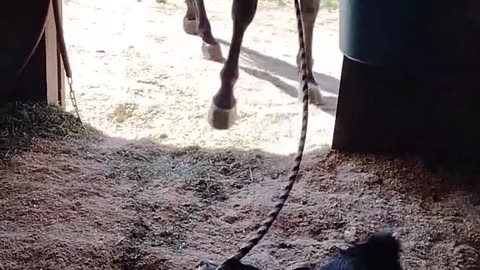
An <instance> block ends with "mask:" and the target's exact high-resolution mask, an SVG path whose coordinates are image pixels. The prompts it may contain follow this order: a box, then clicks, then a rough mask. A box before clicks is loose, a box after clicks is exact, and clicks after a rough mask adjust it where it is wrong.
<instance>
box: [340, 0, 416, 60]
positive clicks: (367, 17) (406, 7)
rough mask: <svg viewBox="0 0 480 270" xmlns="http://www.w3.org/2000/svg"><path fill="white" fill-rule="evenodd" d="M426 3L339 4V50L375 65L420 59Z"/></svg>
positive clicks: (369, 0) (370, 0) (363, 0)
mask: <svg viewBox="0 0 480 270" xmlns="http://www.w3.org/2000/svg"><path fill="white" fill-rule="evenodd" d="M424 6H425V1H421V0H397V1H388V0H340V11H339V12H340V33H339V35H340V50H341V51H342V53H343V54H344V55H345V56H347V57H348V58H350V59H352V60H355V61H359V62H362V63H367V64H373V65H395V66H398V65H412V64H414V63H415V62H418V61H419V60H420V59H421V56H422V55H421V47H422V44H423V41H422V29H424V28H423V23H422V22H424V21H425V18H424V14H425V13H424V8H425V7H424Z"/></svg>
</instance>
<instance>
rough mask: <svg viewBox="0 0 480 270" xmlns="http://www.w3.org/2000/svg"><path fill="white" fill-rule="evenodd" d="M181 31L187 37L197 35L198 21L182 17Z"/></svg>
mask: <svg viewBox="0 0 480 270" xmlns="http://www.w3.org/2000/svg"><path fill="white" fill-rule="evenodd" d="M183 31H185V33H187V34H189V35H194V36H196V35H197V34H198V21H197V20H189V19H188V18H187V17H183Z"/></svg>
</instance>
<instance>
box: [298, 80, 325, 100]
mask: <svg viewBox="0 0 480 270" xmlns="http://www.w3.org/2000/svg"><path fill="white" fill-rule="evenodd" d="M298 100H299V101H300V102H302V101H303V91H302V86H301V85H300V86H299V88H298ZM308 101H309V102H310V103H312V104H315V105H325V100H324V99H323V96H322V92H321V91H320V87H318V85H317V84H315V83H312V82H308Z"/></svg>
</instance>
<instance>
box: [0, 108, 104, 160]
mask: <svg viewBox="0 0 480 270" xmlns="http://www.w3.org/2000/svg"><path fill="white" fill-rule="evenodd" d="M98 134H99V132H98V131H96V130H94V129H93V128H89V127H86V126H84V125H82V123H81V122H80V121H79V119H78V118H76V117H75V116H74V115H72V114H71V113H68V112H65V111H62V110H61V109H59V108H58V107H55V106H49V105H46V104H39V103H11V104H8V105H7V106H5V107H4V108H2V109H1V110H0V158H1V159H2V160H3V161H7V160H9V159H10V158H11V157H12V156H14V155H15V153H16V152H17V151H19V150H27V149H28V147H29V146H30V145H31V144H32V143H34V142H35V141H36V140H39V139H45V140H49V141H59V140H69V139H89V138H94V137H96V136H97V135H98Z"/></svg>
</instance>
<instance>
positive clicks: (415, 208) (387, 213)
mask: <svg viewBox="0 0 480 270" xmlns="http://www.w3.org/2000/svg"><path fill="white" fill-rule="evenodd" d="M12 115H13V116H12ZM0 120H1V121H0V123H1V125H0V126H1V127H2V129H1V130H0V131H1V132H0V134H1V135H2V136H1V138H2V144H1V145H0V146H2V147H0V153H1V154H2V163H1V167H0V173H1V175H2V178H1V179H0V209H1V210H0V218H1V220H2V223H1V225H0V230H1V232H0V269H12V270H14V269H194V266H195V264H196V263H197V262H199V261H200V260H203V259H213V260H217V261H221V260H222V259H224V258H225V256H228V255H230V254H232V252H234V251H235V249H236V248H238V247H239V246H240V245H241V244H242V243H243V241H244V240H245V239H246V235H247V234H248V233H251V232H252V231H253V230H254V229H255V227H256V224H258V222H259V221H260V220H261V219H262V218H264V217H265V215H266V214H267V212H268V211H269V210H270V209H271V207H272V205H273V200H274V199H275V197H276V196H277V195H278V194H279V192H280V189H281V186H282V185H283V184H285V181H286V176H287V172H288V169H289V166H290V161H291V159H292V156H283V155H275V154H271V153H266V152H264V151H261V150H250V151H241V150H234V149H220V150H219V149H204V148H199V147H184V148H175V147H171V146H166V145H161V144H158V143H156V142H154V141H153V140H126V139H123V138H115V137H111V136H107V135H104V134H101V132H99V131H98V130H94V129H92V128H91V127H87V129H83V128H81V126H80V125H79V124H78V122H76V119H75V118H74V117H73V116H72V115H70V114H68V113H62V112H58V111H56V110H54V109H42V107H41V106H38V105H36V106H33V107H31V106H25V105H21V106H20V108H19V109H16V110H14V111H13V114H7V116H6V117H3V118H0ZM58 126H60V127H62V128H53V129H51V127H58ZM11 134H16V135H17V136H15V137H12V136H10V135H11ZM479 191H480V185H479V182H478V179H476V178H475V177H466V176H460V175H448V174H443V175H433V174H431V173H428V172H426V171H425V170H424V168H423V165H422V163H421V162H419V161H416V160H414V159H390V158H388V157H373V156H361V155H346V154H341V153H336V152H327V151H326V150H319V151H313V152H310V153H308V154H307V155H306V157H305V162H304V165H303V166H302V175H301V178H300V179H299V181H298V183H297V185H296V186H295V188H294V190H293V192H292V194H291V196H290V199H289V201H288V203H287V206H286V207H285V208H284V210H283V212H282V214H281V215H280V216H279V218H278V220H277V222H276V223H275V224H274V226H273V227H272V229H271V230H270V232H269V233H268V234H267V236H266V237H265V238H264V240H263V241H262V242H261V243H260V245H259V246H258V247H256V248H255V249H254V250H253V251H252V252H251V254H250V255H248V256H247V257H246V258H245V262H248V263H251V264H254V265H256V266H259V267H260V268H262V269H285V268H286V265H290V264H291V263H295V262H302V261H324V262H325V258H326V257H327V256H328V255H331V254H332V253H333V251H334V250H335V248H336V247H341V248H343V247H346V246H347V245H348V244H349V243H352V242H355V241H359V240H363V239H365V237H367V236H368V235H369V234H370V233H372V232H375V231H379V230H385V229H386V230H393V231H395V232H397V233H399V235H400V239H401V240H402V242H403V251H404V252H403V255H402V263H403V264H404V266H405V269H420V270H422V269H478V267H479V266H480V264H479V263H480V259H479V253H478V251H479V250H480V224H479V223H480V218H479V208H480V195H479V193H478V192H479Z"/></svg>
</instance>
